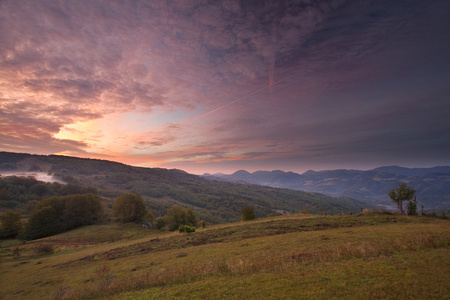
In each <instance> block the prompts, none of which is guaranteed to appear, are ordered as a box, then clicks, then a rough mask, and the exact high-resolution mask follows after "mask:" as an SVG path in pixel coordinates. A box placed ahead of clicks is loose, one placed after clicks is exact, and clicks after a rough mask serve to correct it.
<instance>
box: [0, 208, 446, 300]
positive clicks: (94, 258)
mask: <svg viewBox="0 0 450 300" xmlns="http://www.w3.org/2000/svg"><path fill="white" fill-rule="evenodd" d="M105 233H107V234H106V236H105ZM449 246H450V226H449V221H448V219H438V218H430V217H408V216H397V215H390V214H376V213H368V214H360V215H353V216H333V217H331V216H328V217H321V216H313V215H307V216H304V215H293V216H289V217H287V216H281V217H272V218H264V219H260V220H255V221H251V222H238V223H232V224H225V225H215V226H211V227H207V228H204V229H199V230H198V231H197V232H195V233H191V234H180V233H166V232H159V231H156V230H145V229H143V228H142V227H139V226H138V225H131V224H124V225H120V224H113V223H111V224H108V225H96V226H88V227H84V228H79V229H77V230H73V231H71V232H67V233H64V234H60V235H57V236H53V237H49V238H45V239H41V240H36V241H33V242H31V243H26V244H23V245H14V246H11V247H2V248H1V251H0V264H1V269H2V273H1V275H0V276H2V277H1V280H2V281H1V282H2V289H0V298H2V299H38V298H42V299H175V298H176V299H216V298H221V299H222V298H227V299H369V298H370V299H372V298H376V299H445V298H447V297H448V295H449V293H450V284H449V281H448V278H447V277H448V274H449V272H450V265H449V263H448V250H449ZM24 274H26V276H24Z"/></svg>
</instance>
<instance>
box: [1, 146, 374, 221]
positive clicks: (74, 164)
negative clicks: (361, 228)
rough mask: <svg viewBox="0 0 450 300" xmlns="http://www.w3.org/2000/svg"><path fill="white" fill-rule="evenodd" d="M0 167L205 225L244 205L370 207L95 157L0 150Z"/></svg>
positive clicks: (235, 214) (275, 210)
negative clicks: (171, 211) (177, 211)
mask: <svg viewBox="0 0 450 300" xmlns="http://www.w3.org/2000/svg"><path fill="white" fill-rule="evenodd" d="M2 169H3V170H4V171H5V172H6V171H9V172H14V171H15V172H26V171H32V172H35V173H39V172H41V173H45V174H47V175H51V176H53V177H55V178H56V179H58V180H62V181H64V182H66V183H67V184H66V185H65V187H64V190H65V193H70V191H72V192H73V193H80V192H79V191H80V190H82V191H84V190H92V188H94V189H96V190H97V191H98V194H99V195H101V196H102V197H103V198H104V200H105V202H106V203H107V204H108V205H111V201H112V199H114V198H115V197H117V196H118V195H119V194H121V193H123V192H132V193H137V194H140V195H142V196H143V197H144V198H145V200H146V205H147V208H148V209H150V210H151V211H152V212H153V213H154V214H155V215H156V216H162V215H163V214H164V213H165V211H166V209H167V208H168V207H170V206H171V205H174V204H177V205H181V206H184V207H189V208H192V209H193V210H194V212H195V213H196V215H197V217H198V218H199V219H203V220H205V221H207V222H209V223H223V222H231V221H237V220H239V218H240V215H241V209H242V207H244V206H245V205H253V206H255V210H256V213H257V216H258V217H261V216H267V215H268V214H271V213H272V214H290V213H298V212H299V211H300V210H307V211H309V212H312V213H319V212H320V211H324V212H326V213H328V214H332V213H334V214H336V213H341V212H342V213H349V212H359V211H360V210H361V209H362V208H368V207H371V205H370V204H367V203H365V202H362V201H357V200H352V199H346V198H341V199H337V198H333V197H330V196H325V195H321V194H317V193H307V192H302V191H293V190H288V189H280V188H273V187H267V186H258V185H249V184H238V183H232V182H224V181H217V180H209V179H205V178H203V177H201V176H196V175H192V174H188V173H186V172H184V171H181V170H175V169H174V170H168V169H161V168H141V167H133V166H128V165H125V164H121V163H117V162H111V161H106V160H97V159H82V158H76V157H67V156H57V155H49V156H46V155H31V154H21V153H8V152H0V170H2ZM9 174H11V173H9ZM0 182H1V180H0ZM28 184H31V183H28ZM87 187H90V188H87ZM0 189H1V186H0ZM33 190H34V189H33ZM44 196H45V195H42V196H41V198H42V197H44ZM30 197H33V194H32V195H30ZM36 197H38V195H36ZM0 203H1V201H0Z"/></svg>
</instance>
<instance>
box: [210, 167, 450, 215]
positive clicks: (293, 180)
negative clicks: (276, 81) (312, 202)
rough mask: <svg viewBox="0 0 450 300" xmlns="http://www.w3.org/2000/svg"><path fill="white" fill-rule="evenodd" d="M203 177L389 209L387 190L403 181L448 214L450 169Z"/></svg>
mask: <svg viewBox="0 0 450 300" xmlns="http://www.w3.org/2000/svg"><path fill="white" fill-rule="evenodd" d="M203 176H204V177H205V178H210V179H218V180H226V181H232V182H241V183H252V184H261V185H266V186H272V187H279V188H287V189H294V190H302V191H306V192H316V193H322V194H325V195H328V196H332V197H347V198H354V199H360V200H364V201H367V202H370V203H372V204H375V205H377V204H378V205H383V206H391V205H392V202H391V200H390V199H389V197H388V195H387V194H388V191H389V189H393V188H396V187H397V186H398V183H399V182H407V183H408V185H410V186H413V187H414V188H415V189H416V191H417V198H418V200H419V202H420V203H423V204H424V206H425V208H426V209H427V210H439V209H441V210H446V211H450V167H433V168H411V169H410V168H402V167H397V166H391V167H380V168H376V169H373V170H369V171H359V170H328V171H319V172H315V171H308V172H305V173H303V174H297V173H293V172H283V171H258V172H254V173H249V172H246V171H243V170H241V171H238V172H236V173H233V174H230V175H225V174H214V175H210V174H205V175H203Z"/></svg>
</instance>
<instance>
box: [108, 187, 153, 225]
mask: <svg viewBox="0 0 450 300" xmlns="http://www.w3.org/2000/svg"><path fill="white" fill-rule="evenodd" d="M112 209H113V210H112V214H113V216H115V217H117V218H118V219H119V221H121V222H123V223H129V222H140V221H142V220H143V218H144V217H145V216H146V215H147V209H146V208H145V204H144V200H143V199H142V197H141V196H140V195H137V194H131V193H125V194H122V195H120V196H119V197H117V198H116V199H115V200H114V204H113V208H112Z"/></svg>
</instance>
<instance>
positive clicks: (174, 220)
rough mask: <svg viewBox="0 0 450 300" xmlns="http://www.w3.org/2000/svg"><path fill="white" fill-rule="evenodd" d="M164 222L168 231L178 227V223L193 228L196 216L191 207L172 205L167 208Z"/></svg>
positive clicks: (195, 223)
mask: <svg viewBox="0 0 450 300" xmlns="http://www.w3.org/2000/svg"><path fill="white" fill-rule="evenodd" d="M164 222H165V224H166V225H167V227H168V228H169V230H170V231H174V230H177V229H179V228H180V225H188V226H192V227H194V228H195V226H196V225H197V217H196V216H195V214H194V212H193V211H192V209H190V208H182V207H179V206H176V205H174V206H171V207H169V208H168V209H167V212H166V215H165V216H164Z"/></svg>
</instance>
